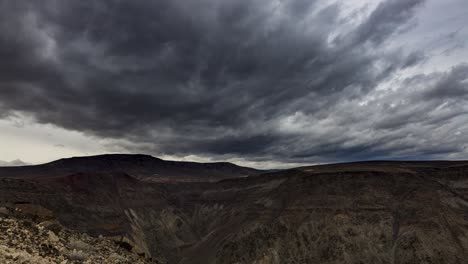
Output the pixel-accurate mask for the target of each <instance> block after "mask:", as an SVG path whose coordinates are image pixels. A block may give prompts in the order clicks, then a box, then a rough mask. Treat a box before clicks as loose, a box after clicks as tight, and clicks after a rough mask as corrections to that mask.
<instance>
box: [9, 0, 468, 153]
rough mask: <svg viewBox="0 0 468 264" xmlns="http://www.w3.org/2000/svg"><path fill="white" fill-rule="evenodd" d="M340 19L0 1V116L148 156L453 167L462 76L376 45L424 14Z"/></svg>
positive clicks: (304, 9)
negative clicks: (422, 162)
mask: <svg viewBox="0 0 468 264" xmlns="http://www.w3.org/2000/svg"><path fill="white" fill-rule="evenodd" d="M339 3H340V2H338V3H327V2H326V1H311V0H289V1H270V0H264V1H263V0H259V1H251V0H250V1H249V0H238V1H215V0H197V1H185V0H161V1H146V0H145V1H143V0H134V1H119V0H101V1H78V0H76V1H72V0H69V1H59V0H46V1H40V2H39V1H32V0H31V1H0V32H1V33H0V56H1V58H2V60H1V62H0V69H1V70H0V111H1V114H2V115H3V116H8V115H11V114H13V113H15V112H21V113H24V114H28V115H32V116H34V117H35V119H36V120H37V122H40V123H50V124H55V125H57V126H59V127H63V128H65V129H69V130H76V131H83V132H85V133H86V134H90V135H94V136H97V137H100V138H108V139H115V140H116V141H115V142H118V143H117V144H120V145H121V147H123V148H125V149H127V150H129V151H135V152H146V153H151V154H155V155H163V154H166V155H175V156H184V155H198V156H207V157H213V158H214V159H217V158H220V159H223V158H230V157H243V158H245V159H248V160H254V161H262V160H274V161H277V162H317V161H331V160H356V159H375V158H432V157H448V158H450V157H453V158H456V157H463V155H465V157H466V153H467V150H466V143H464V142H467V140H468V136H466V135H467V134H468V130H467V129H468V128H467V125H465V124H466V123H467V121H468V120H467V118H466V113H467V111H468V107H467V103H468V102H467V101H468V81H467V76H468V66H467V65H459V66H456V67H454V68H451V69H446V71H444V72H442V71H441V72H435V73H417V72H416V73H415V74H410V75H408V74H406V73H407V72H411V71H413V72H414V69H415V68H417V67H418V66H419V65H420V64H421V63H424V61H425V60H426V59H427V54H425V53H424V51H422V50H417V49H415V50H411V49H407V48H402V47H400V46H398V45H390V42H391V39H392V38H394V37H396V36H398V35H399V34H401V33H402V32H405V31H406V30H408V28H409V27H410V26H411V25H412V24H413V23H414V22H415V21H414V19H413V18H414V14H415V12H416V11H417V10H419V8H421V7H422V5H423V4H424V1H423V0H388V1H383V2H382V3H380V4H378V5H377V6H376V7H375V9H374V10H373V11H371V12H367V13H366V12H365V11H364V10H361V11H359V10H358V11H356V12H351V13H350V12H345V10H344V7H343V6H341V5H340V4H339ZM402 73H405V77H398V78H396V77H395V76H403V74H402Z"/></svg>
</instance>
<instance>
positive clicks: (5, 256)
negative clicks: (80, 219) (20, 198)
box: [0, 207, 156, 264]
mask: <svg viewBox="0 0 468 264" xmlns="http://www.w3.org/2000/svg"><path fill="white" fill-rule="evenodd" d="M31 208H34V207H30V208H29V209H31ZM35 208H36V209H39V208H40V207H35ZM24 209H25V211H24V212H23V210H22V209H20V207H17V208H6V207H0V234H1V236H0V263H4V264H9V263H24V264H26V263H28V264H32V263H34V264H54V263H61V264H66V263H70V264H71V263H89V264H94V263H103V264H104V263H109V264H111V263H121V264H124V263H128V264H130V263H132V264H133V263H140V264H143V263H150V261H149V260H148V259H146V258H144V257H142V256H139V255H137V254H135V253H132V252H130V250H129V249H128V247H127V248H126V247H125V245H126V244H125V243H124V242H122V241H120V240H118V238H104V237H102V236H101V237H99V238H93V237H91V236H89V235H87V234H83V233H78V232H75V231H73V230H69V229H65V228H63V227H62V226H61V225H60V223H58V222H57V221H56V220H54V218H53V216H52V214H51V212H48V211H47V210H46V209H43V208H42V209H40V210H41V211H42V213H40V212H38V211H36V212H32V211H28V209H26V208H24ZM37 213H39V214H37ZM44 213H45V214H44ZM46 219H47V220H46ZM155 262H156V260H155ZM153 263H154V262H153Z"/></svg>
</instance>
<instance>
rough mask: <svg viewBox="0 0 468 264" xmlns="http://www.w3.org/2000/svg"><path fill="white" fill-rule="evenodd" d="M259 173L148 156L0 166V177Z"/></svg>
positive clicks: (212, 177)
mask: <svg viewBox="0 0 468 264" xmlns="http://www.w3.org/2000/svg"><path fill="white" fill-rule="evenodd" d="M261 172H262V171H260V170H256V169H252V168H247V167H241V166H237V165H235V164H232V163H228V162H216V163H197V162H182V161H167V160H162V159H159V158H155V157H153V156H149V155H138V154H136V155H133V154H108V155H98V156H88V157H74V158H67V159H60V160H57V161H53V162H50V163H46V164H42V165H34V166H22V167H5V168H1V167H0V177H19V178H36V177H57V176H67V175H70V174H77V173H92V174H96V173H98V174H99V173H104V174H105V173H126V174H129V175H131V176H132V177H135V178H138V179H147V180H152V181H172V180H178V181H216V180H221V179H226V178H236V177H245V176H248V175H253V174H259V173H261Z"/></svg>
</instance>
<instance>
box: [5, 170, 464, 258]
mask: <svg viewBox="0 0 468 264" xmlns="http://www.w3.org/2000/svg"><path fill="white" fill-rule="evenodd" d="M62 166H67V165H66V164H64V165H62ZM83 166H84V167H86V164H83ZM210 166H211V165H210ZM223 166H226V164H224V165H223ZM228 167H229V169H230V170H231V173H233V171H234V170H233V169H232V167H231V166H228ZM223 168H224V167H222V168H215V169H216V170H218V171H219V172H220V174H223V175H226V174H225V173H224V172H223ZM152 169H154V170H155V171H156V172H157V168H156V167H153V168H152ZM196 169H199V168H196ZM245 169H246V168H243V170H245ZM23 170H24V168H23ZM132 170H133V172H134V173H135V171H137V170H136V169H135V168H133V169H132ZM142 170H143V169H142ZM3 171H4V169H0V202H1V204H3V205H7V206H15V204H16V205H17V204H34V205H40V206H43V207H45V208H47V209H50V210H51V211H53V212H54V214H55V215H56V216H57V218H58V219H59V221H60V222H61V223H62V224H63V225H64V226H66V227H68V228H71V229H74V230H76V231H80V232H86V233H89V234H91V235H93V236H99V235H104V236H123V237H125V239H126V240H128V241H130V242H131V244H132V245H133V250H134V251H136V252H139V253H144V254H145V255H146V256H147V257H151V258H152V260H153V261H154V262H155V263H464V261H465V260H466V259H467V258H468V162H461V161H460V162H443V161H441V162H437V161H433V162H361V163H349V164H336V165H324V166H313V167H302V168H297V169H292V170H286V171H279V172H273V173H264V174H262V175H252V176H250V177H245V175H241V173H238V174H237V175H236V176H235V177H234V178H230V179H224V178H225V177H220V180H219V181H215V180H214V177H215V174H213V175H210V181H187V180H177V177H173V180H171V179H170V177H169V180H164V181H163V182H159V181H158V180H157V179H156V180H154V179H150V178H148V177H141V175H132V172H131V171H125V168H123V167H121V168H120V171H119V172H117V171H114V170H113V171H111V172H105V170H104V169H102V170H100V171H99V172H96V173H92V172H89V171H85V172H79V171H74V172H73V173H70V171H68V170H65V171H66V172H67V174H66V175H61V174H60V173H57V174H54V175H52V176H53V177H52V176H51V177H47V176H46V175H38V176H34V173H33V172H31V171H28V175H27V177H21V175H13V174H11V172H8V173H10V174H6V173H5V174H2V173H3ZM18 171H20V172H21V169H18ZM251 172H254V170H252V171H251ZM68 173H70V174H68ZM174 173H175V172H174ZM179 176H180V178H181V179H182V178H184V177H182V175H179ZM154 177H156V178H157V177H158V176H154Z"/></svg>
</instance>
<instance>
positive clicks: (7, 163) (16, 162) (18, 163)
mask: <svg viewBox="0 0 468 264" xmlns="http://www.w3.org/2000/svg"><path fill="white" fill-rule="evenodd" d="M26 165H29V164H28V163H26V162H24V161H22V160H20V159H16V160H12V161H3V160H0V167H12V166H26Z"/></svg>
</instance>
